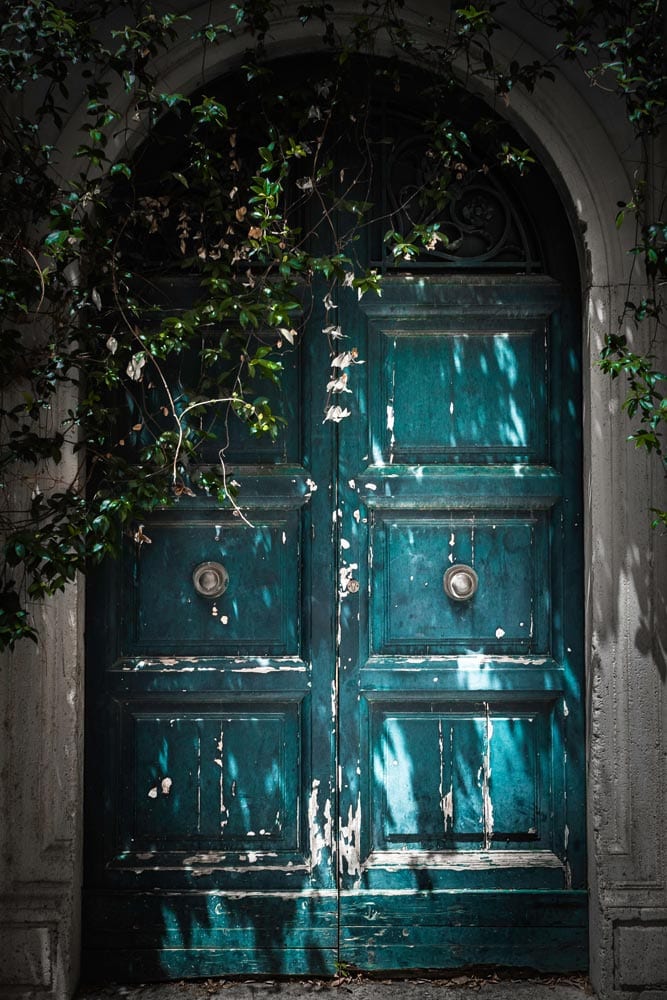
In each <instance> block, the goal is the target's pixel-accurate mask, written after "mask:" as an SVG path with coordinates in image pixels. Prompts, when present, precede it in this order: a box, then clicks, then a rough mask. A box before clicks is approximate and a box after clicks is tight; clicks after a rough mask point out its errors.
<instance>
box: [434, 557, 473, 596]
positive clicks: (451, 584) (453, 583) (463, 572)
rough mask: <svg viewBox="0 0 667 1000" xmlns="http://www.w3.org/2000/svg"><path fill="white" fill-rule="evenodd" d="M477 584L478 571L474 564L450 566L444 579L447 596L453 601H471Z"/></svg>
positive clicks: (443, 583)
mask: <svg viewBox="0 0 667 1000" xmlns="http://www.w3.org/2000/svg"><path fill="white" fill-rule="evenodd" d="M477 584H478V579H477V573H475V571H474V569H473V568H472V566H464V565H463V564H457V565H456V566H450V567H449V569H448V570H447V572H446V573H445V575H444V577H443V580H442V585H443V587H444V588H445V593H446V594H447V597H451V599H452V600H453V601H469V600H470V598H471V597H472V596H473V594H474V593H475V591H476V590H477Z"/></svg>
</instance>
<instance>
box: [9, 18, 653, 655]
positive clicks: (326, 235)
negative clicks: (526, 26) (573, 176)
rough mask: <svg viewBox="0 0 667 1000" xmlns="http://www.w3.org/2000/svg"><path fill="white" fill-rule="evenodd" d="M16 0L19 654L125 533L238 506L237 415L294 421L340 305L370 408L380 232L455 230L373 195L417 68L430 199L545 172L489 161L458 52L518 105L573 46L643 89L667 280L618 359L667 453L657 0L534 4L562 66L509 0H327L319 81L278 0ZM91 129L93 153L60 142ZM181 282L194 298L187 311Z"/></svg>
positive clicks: (409, 240) (520, 157)
mask: <svg viewBox="0 0 667 1000" xmlns="http://www.w3.org/2000/svg"><path fill="white" fill-rule="evenodd" d="M0 7H1V8H2V18H1V25H2V26H1V27H0V86H1V87H2V90H3V94H4V101H3V104H2V110H1V111H0V144H1V145H0V155H1V157H2V180H1V182H0V190H1V193H2V210H3V222H2V244H1V254H0V314H1V316H2V336H1V339H0V366H1V367H0V379H1V380H2V382H1V385H2V403H1V406H0V422H1V425H2V445H1V448H0V469H1V471H0V490H1V499H2V508H1V510H0V526H1V528H2V532H3V537H4V541H3V552H4V567H3V571H2V579H1V581H0V647H2V646H8V647H10V648H13V646H14V644H15V643H16V642H17V640H19V639H21V638H23V637H28V638H31V639H36V638H37V636H36V631H35V626H34V622H33V620H32V618H31V614H30V608H31V606H32V603H33V602H34V601H37V600H41V599H42V598H44V597H46V596H48V595H51V594H53V593H55V592H56V591H59V590H62V589H63V588H64V587H65V586H66V585H67V584H68V582H70V581H72V580H73V579H74V578H75V577H76V575H77V573H79V572H85V571H86V569H87V568H89V567H90V566H91V565H95V564H97V563H99V562H100V561H101V560H102V559H103V558H105V557H106V556H108V555H112V554H114V553H116V552H117V551H118V548H119V545H120V541H121V538H122V535H123V533H126V532H128V531H129V532H130V533H131V534H132V535H133V537H134V538H135V541H136V542H137V543H138V544H140V545H141V544H144V543H150V539H149V538H148V537H147V535H146V534H145V532H144V530H143V525H142V520H141V519H142V517H144V516H145V515H147V514H149V513H150V511H152V510H154V509H156V508H159V507H163V506H165V505H168V504H170V503H173V502H174V500H175V499H177V498H178V497H179V496H182V495H183V494H194V493H196V494H203V495H206V494H208V495H211V496H213V497H215V498H216V500H217V501H218V502H219V503H223V504H229V505H232V506H236V505H237V495H236V492H235V490H236V485H235V483H234V482H233V481H232V480H230V476H229V474H228V468H227V461H226V451H227V446H228V442H229V440H230V435H231V436H233V433H234V430H233V428H234V425H235V423H237V422H240V423H241V424H243V425H245V426H246V428H247V430H248V432H250V433H252V434H256V435H268V437H269V439H271V438H273V439H278V438H279V437H280V435H281V433H283V430H282V428H283V422H284V419H285V414H284V413H283V412H282V410H281V406H280V402H279V400H280V394H279V393H278V392H276V387H279V386H280V384H281V380H282V378H283V370H284V366H285V361H286V358H289V357H290V355H291V352H293V351H294V349H295V347H296V346H297V345H298V343H299V339H300V338H301V337H302V335H303V330H304V325H305V320H306V318H307V316H308V314H309V311H310V310H311V309H312V308H313V302H314V301H315V300H316V299H318V300H320V299H321V300H322V303H323V307H324V311H325V323H324V326H323V330H324V334H325V335H326V336H327V337H328V339H329V345H330V357H331V369H330V373H329V377H328V381H327V383H326V384H323V386H322V414H323V416H322V419H323V420H324V421H331V422H334V423H335V422H339V421H341V420H344V419H348V417H349V414H350V410H349V408H348V407H347V406H346V405H345V396H346V393H348V392H349V391H350V387H351V386H352V387H353V380H354V379H353V376H354V366H355V364H358V363H360V362H362V361H363V359H362V358H359V357H358V356H357V354H356V349H355V347H354V345H353V344H350V343H349V342H348V341H347V340H346V339H345V333H344V331H342V330H341V329H340V327H339V326H338V324H337V322H336V296H337V294H339V292H341V291H342V290H346V289H347V290H351V291H349V292H346V294H356V295H358V296H359V297H361V296H362V295H365V294H371V295H372V294H376V293H379V292H380V290H381V281H382V275H381V273H379V272H378V270H376V269H370V268H369V267H368V266H367V265H366V264H365V263H364V257H363V254H359V253H358V252H357V245H358V242H359V240H362V241H363V238H364V233H366V232H368V231H369V229H371V228H373V227H375V228H376V229H377V227H378V226H382V227H383V236H384V244H385V254H386V258H387V259H388V260H389V261H390V262H391V261H394V262H400V261H410V260H414V259H418V258H419V257H420V256H423V255H425V254H426V255H428V254H429V253H436V252H437V251H438V250H439V249H440V250H443V249H447V245H448V240H449V237H448V235H447V233H446V231H445V230H443V228H442V227H441V225H440V223H439V222H429V221H428V213H424V217H425V218H427V221H426V222H423V221H421V222H416V223H414V224H412V225H409V226H407V227H405V226H404V227H402V228H397V227H396V226H395V225H393V224H392V221H395V218H392V219H389V220H387V219H384V218H383V217H382V213H381V211H380V208H379V206H378V204H377V203H376V202H375V201H374V200H373V198H372V197H371V195H372V192H373V185H372V183H371V179H370V178H371V175H372V171H373V166H374V163H375V160H374V157H373V148H372V147H373V143H380V144H381V143H382V141H383V139H386V137H383V136H382V135H381V134H378V133H377V129H376V126H375V125H374V120H375V119H374V114H375V111H374V107H375V105H374V101H375V102H377V100H378V98H380V99H382V96H383V95H386V94H388V93H389V94H398V93H400V92H401V89H402V88H407V87H408V85H409V81H410V80H412V79H414V75H415V72H416V71H415V65H418V66H419V67H420V72H421V73H422V78H423V79H427V80H428V107H429V113H428V114H426V112H425V113H424V116H423V121H422V122H421V127H422V131H423V133H424V134H425V135H426V136H427V139H428V144H429V149H428V152H429V156H430V157H431V158H432V160H433V163H434V165H435V167H437V169H434V170H432V171H431V173H430V174H429V176H428V177H427V178H426V179H425V180H424V182H423V184H422V185H421V187H420V189H419V190H417V191H412V192H411V194H410V196H409V197H410V198H413V199H417V200H418V201H419V203H420V204H421V205H433V206H437V207H438V208H440V209H442V208H443V207H445V206H446V205H447V204H448V201H451V199H452V197H453V195H452V192H453V190H454V188H455V185H456V184H457V183H459V182H460V180H461V177H462V176H463V174H464V173H465V172H466V171H473V170H482V169H483V170H484V171H488V170H489V169H491V170H494V171H496V170H502V169H509V170H513V171H516V172H518V173H519V174H522V173H524V172H526V171H527V170H529V169H530V166H531V164H532V163H533V162H534V160H533V156H532V154H531V152H530V150H529V149H525V148H522V147H521V146H520V144H518V143H516V142H515V141H514V140H513V139H512V137H511V135H508V133H506V132H505V131H503V129H502V127H500V126H498V124H497V123H496V124H495V125H494V124H493V123H492V122H490V120H488V119H486V118H485V119H484V120H482V119H481V118H480V119H479V120H478V121H477V122H476V127H478V129H479V131H480V132H482V131H487V132H488V130H489V129H492V132H491V138H490V139H489V138H487V140H486V143H487V145H486V148H487V149H488V150H492V152H490V154H489V157H488V158H487V162H485V163H483V164H481V165H480V164H474V165H472V163H473V161H472V155H471V140H470V136H469V134H468V133H467V132H466V131H465V130H462V129H461V127H460V125H458V124H454V123H452V121H451V120H450V118H449V116H448V107H449V105H450V103H451V93H452V90H453V88H456V89H457V92H459V89H460V87H461V85H462V83H463V84H465V82H466V81H465V80H462V78H461V74H462V70H461V66H463V67H465V69H464V71H463V72H464V74H467V75H468V77H470V78H473V77H483V78H484V79H485V80H486V81H487V84H488V83H490V85H491V87H492V89H493V91H494V92H495V94H496V96H497V100H498V102H499V104H500V105H501V106H502V105H503V104H507V103H508V102H510V101H511V97H512V91H513V90H514V89H515V88H524V89H527V90H528V91H532V90H533V89H534V88H535V87H536V86H548V85H549V81H550V80H551V79H553V77H554V74H555V72H556V68H557V64H558V61H559V60H562V59H564V60H570V61H571V60H575V61H578V62H579V63H580V64H581V68H582V72H584V73H585V74H586V75H587V76H588V77H589V79H590V81H591V83H592V84H594V85H595V86H598V87H602V88H605V89H607V90H609V91H610V92H611V95H612V97H611V98H610V99H616V100H618V99H619V98H620V99H622V100H623V102H624V106H625V111H626V115H627V118H628V121H629V122H630V123H631V125H632V128H633V129H634V132H635V135H636V137H637V140H638V143H639V146H640V149H641V151H642V156H641V162H640V164H639V166H638V169H637V172H636V174H635V182H634V187H633V190H632V191H631V192H630V193H629V195H628V198H627V201H626V202H625V203H623V204H621V205H619V214H618V217H617V219H616V224H617V225H622V224H628V223H625V222H624V220H625V219H627V218H632V220H633V221H634V225H635V227H636V233H637V238H636V240H635V247H634V249H633V251H632V256H633V262H634V264H633V266H634V267H636V268H641V269H642V275H641V280H642V282H646V283H647V287H648V288H649V293H648V294H647V296H646V297H645V298H643V299H642V300H641V301H639V302H632V301H629V302H628V303H627V305H626V313H625V315H624V317H622V318H621V319H620V320H619V326H618V327H614V328H613V329H610V331H609V334H608V337H607V341H606V345H605V348H604V351H603V354H602V358H601V362H600V363H601V366H602V369H603V371H605V372H607V373H608V374H609V375H610V376H611V377H613V378H617V377H624V378H626V379H627V384H628V395H627V398H626V401H625V408H626V410H627V412H628V415H629V416H630V417H631V418H632V419H633V420H634V421H635V429H634V430H633V432H632V438H633V440H634V442H635V444H636V445H637V446H638V447H642V448H645V449H646V450H647V451H648V452H651V453H653V454H654V455H656V456H657V460H658V461H659V462H660V463H661V464H662V465H663V467H664V462H665V455H664V450H663V437H662V435H663V433H664V423H665V420H667V401H666V400H665V397H664V395H663V393H662V386H663V384H664V380H665V377H666V376H665V374H664V373H661V372H660V371H659V370H658V369H657V367H656V362H655V358H654V356H653V349H651V350H649V351H648V352H647V353H638V352H636V351H635V350H634V349H633V346H632V344H631V343H630V341H629V339H628V337H627V335H626V334H625V333H623V332H620V331H621V330H623V329H624V325H623V322H622V321H625V320H627V319H631V320H632V322H633V323H635V324H636V325H637V326H640V325H641V326H645V325H647V324H648V325H649V327H650V329H651V337H652V343H653V344H655V343H657V338H658V337H659V336H661V335H662V333H661V331H662V330H663V329H664V328H663V317H664V291H663V289H664V281H665V275H666V271H667V221H665V219H666V217H665V206H664V203H663V202H662V201H661V199H660V197H659V194H658V192H656V191H655V190H654V188H653V187H652V184H653V183H654V181H653V177H652V175H651V173H650V169H651V168H650V164H651V163H652V162H653V159H654V157H653V156H652V150H651V148H650V146H651V143H652V142H654V141H655V137H656V136H657V135H658V134H659V133H660V130H661V128H662V126H663V124H664V117H665V108H666V107H667V104H666V101H667V76H666V72H665V59H664V47H665V46H664V42H665V32H664V12H663V10H662V8H661V3H660V0H650V2H649V0H641V2H636V0H633V2H611V3H610V2H608V0H605V2H604V3H603V2H597V0H594V2H592V3H589V4H587V5H586V6H585V7H580V6H575V5H574V4H573V3H571V2H569V0H548V2H546V3H542V2H540V4H539V6H538V5H537V4H534V3H532V2H531V0H522V7H523V9H524V11H525V14H526V16H530V17H533V18H536V19H539V20H542V21H544V22H545V23H546V24H547V25H548V26H549V27H550V28H551V29H552V30H553V32H554V33H555V37H556V38H558V39H559V42H558V46H557V48H556V49H555V50H554V52H553V55H552V57H551V59H550V60H549V61H545V62H538V61H534V62H531V63H525V64H523V63H519V62H517V61H511V62H510V63H509V64H504V63H502V62H501V61H500V60H499V58H498V56H497V54H496V46H495V39H496V36H497V34H498V32H499V31H500V30H501V26H500V23H499V19H498V18H499V5H497V4H494V3H478V4H468V5H467V6H460V7H458V8H456V9H454V10H453V12H452V14H451V17H450V19H449V20H448V22H447V23H446V24H442V25H438V24H435V23H429V24H428V25H425V26H427V27H428V29H429V34H428V38H429V39H430V40H429V41H428V42H424V41H423V37H425V36H423V35H422V34H419V35H418V34H417V33H416V32H415V30H414V29H413V28H411V27H410V25H409V23H408V20H407V18H406V17H405V16H404V11H403V0H364V2H363V3H362V4H361V10H360V13H359V14H358V15H356V16H354V17H353V18H351V19H348V21H347V22H346V23H347V28H346V30H345V31H343V30H342V29H341V28H340V26H339V25H340V21H339V18H338V17H337V12H336V9H335V6H334V4H333V3H322V4H320V3H312V4H311V3H304V4H301V5H300V6H298V8H297V10H296V14H295V16H296V18H297V19H298V21H299V22H300V23H301V24H305V23H306V22H312V23H315V24H316V25H318V27H319V30H320V33H321V38H322V43H323V50H324V51H323V56H322V58H321V59H320V58H318V60H317V61H316V62H311V63H310V64H309V67H308V73H307V74H302V75H301V76H300V78H299V79H298V80H295V79H293V78H292V79H287V78H285V77H283V75H282V74H281V71H280V68H279V66H278V64H276V63H274V62H272V61H271V60H270V59H269V52H268V46H267V39H268V36H269V34H270V31H271V28H272V26H273V24H274V23H275V21H276V20H277V19H278V18H281V17H284V12H283V10H282V4H280V3H277V2H272V0H244V2H239V3H229V4H228V5H225V6H224V16H221V15H220V10H221V9H223V5H215V10H216V14H217V15H218V16H219V17H220V20H215V21H214V20H208V21H206V22H205V23H197V22H195V21H194V20H191V19H190V17H189V16H188V15H187V14H185V13H178V12H175V11H170V10H166V9H164V7H163V6H159V5H158V4H157V3H155V4H153V3H148V2H145V0H121V2H112V0H89V2H88V3H87V4H86V5H82V4H80V3H77V2H74V0H70V2H64V0H60V2H57V0H23V2H22V3H21V4H12V3H4V4H1V5H0ZM210 9H211V10H213V9H214V7H213V5H211V8H210ZM232 38H234V39H236V40H241V42H242V44H243V46H244V48H245V55H244V58H243V64H242V67H241V68H239V69H237V71H236V76H235V77H234V79H231V78H230V81H228V82H227V83H225V82H224V81H223V83H222V84H219V85H215V86H213V85H210V86H209V85H205V84H204V82H203V81H204V80H205V79H206V76H207V60H209V59H210V55H211V52H212V50H213V49H214V47H216V46H219V45H222V44H224V43H225V42H226V41H228V40H230V39H232ZM184 40H189V41H190V42H193V41H194V42H196V43H197V44H198V45H199V46H200V51H201V64H202V85H201V88H200V89H199V90H198V91H197V92H196V93H194V94H181V93H172V92H165V90H164V89H163V85H162V84H161V79H162V77H161V73H160V66H161V65H162V64H163V62H164V60H165V59H166V58H167V57H168V56H169V54H170V53H171V52H173V51H174V50H175V49H176V47H177V46H178V45H180V44H182V43H183V41H184ZM376 49H379V50H381V58H380V57H379V56H378V53H377V52H376ZM374 129H375V131H374ZM493 129H495V130H496V131H493ZM74 131H76V134H77V136H78V137H79V140H78V141H77V143H76V144H75V149H74V153H73V162H74V164H75V169H74V170H72V156H71V155H66V154H65V152H64V151H63V149H62V148H61V146H60V145H59V144H60V143H62V141H63V139H62V137H63V135H64V134H65V133H66V134H67V135H68V136H71V135H72V134H73V132H74ZM493 144H494V145H493ZM341 150H342V151H343V152H344V154H345V155H346V156H347V159H348V160H349V162H350V163H351V164H352V166H351V167H350V168H349V174H346V172H345V171H342V170H341V168H340V162H339V158H338V157H337V154H338V152H339V151H341ZM350 151H351V152H350ZM405 215H406V217H408V218H409V217H410V213H409V212H406V213H405ZM387 222H388V228H385V225H383V223H384V224H387ZM610 224H611V225H613V224H614V220H610ZM169 273H172V274H181V275H182V276H183V280H182V281H181V283H180V284H181V286H182V287H187V288H191V289H192V291H191V294H190V295H189V297H188V299H187V301H186V302H180V303H178V306H177V307H176V306H175V305H174V302H173V300H172V299H171V298H170V296H169V295H168V294H166V292H165V289H166V288H167V287H168V284H169V283H168V281H167V282H166V283H165V274H167V275H168V274H169ZM63 400H64V401H66V402H65V404H64V408H63ZM661 522H662V523H664V524H667V513H666V512H663V511H656V512H655V523H656V524H658V523H661Z"/></svg>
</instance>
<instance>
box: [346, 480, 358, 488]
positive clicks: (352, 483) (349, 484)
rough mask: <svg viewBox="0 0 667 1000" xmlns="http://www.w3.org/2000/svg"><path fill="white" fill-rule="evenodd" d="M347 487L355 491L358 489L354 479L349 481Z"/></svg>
mask: <svg viewBox="0 0 667 1000" xmlns="http://www.w3.org/2000/svg"><path fill="white" fill-rule="evenodd" d="M347 485H348V486H349V487H350V489H351V490H355V489H356V488H357V484H356V482H355V480H354V479H350V480H348V484H347Z"/></svg>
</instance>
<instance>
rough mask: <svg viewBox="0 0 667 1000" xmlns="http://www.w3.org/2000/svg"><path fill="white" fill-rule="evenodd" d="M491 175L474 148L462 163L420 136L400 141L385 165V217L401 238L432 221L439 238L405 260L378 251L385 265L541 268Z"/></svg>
mask: <svg viewBox="0 0 667 1000" xmlns="http://www.w3.org/2000/svg"><path fill="white" fill-rule="evenodd" d="M496 172H497V168H489V166H488V165H487V164H486V163H485V162H484V161H483V160H482V159H481V158H480V157H478V156H476V155H474V154H473V153H469V154H466V158H465V162H464V161H463V160H461V161H460V162H455V161H451V160H450V161H447V160H443V159H442V158H441V157H440V156H438V155H436V154H435V153H434V152H433V151H432V150H431V149H430V147H429V144H428V141H427V139H426V138H425V137H424V136H417V137H411V138H409V139H406V140H404V141H403V142H401V143H399V144H397V145H396V147H395V148H394V150H393V152H392V153H391V154H390V155H389V156H388V157H387V159H386V161H385V164H384V177H385V184H384V200H385V211H384V212H383V215H384V217H385V218H388V219H389V220H390V226H391V228H392V229H393V230H395V231H396V232H398V233H400V234H401V235H402V236H406V237H407V236H408V235H409V234H410V232H411V231H412V230H413V229H414V227H415V226H432V225H434V224H437V226H438V230H437V231H438V233H439V234H440V235H441V236H442V240H437V241H434V242H433V245H432V246H431V247H429V248H424V249H423V251H420V253H419V255H418V256H413V257H412V258H410V259H398V260H397V259H395V258H393V257H392V256H391V254H390V253H389V252H388V251H387V250H383V252H382V259H381V263H382V264H383V266H385V267H391V268H392V269H396V268H398V269H412V268H415V267H421V268H424V267H428V268H430V269H437V268H438V267H449V268H452V267H459V268H462V267H470V268H472V267H474V268H476V269H480V268H485V267H486V268H489V269H502V270H514V271H522V272H525V271H536V270H541V263H540V260H539V255H538V254H537V252H536V246H535V240H534V239H533V238H531V236H530V234H529V231H528V228H527V225H526V224H525V223H524V222H523V221H522V219H521V215H520V212H519V210H518V209H517V206H516V205H515V203H514V199H513V198H512V197H511V195H510V193H509V192H508V190H507V189H506V188H505V187H504V186H503V185H502V184H501V182H500V180H499V179H498V178H497V177H496V176H495V173H496ZM442 180H446V182H447V183H446V184H443V183H440V182H441V181H442ZM434 195H435V196H434ZM385 228H386V227H385ZM376 262H378V263H380V261H379V260H378V261H376Z"/></svg>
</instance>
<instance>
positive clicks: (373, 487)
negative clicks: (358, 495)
mask: <svg viewBox="0 0 667 1000" xmlns="http://www.w3.org/2000/svg"><path fill="white" fill-rule="evenodd" d="M364 489H367V490H372V491H373V492H375V490H376V489H377V486H376V484H375V483H364Z"/></svg>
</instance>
